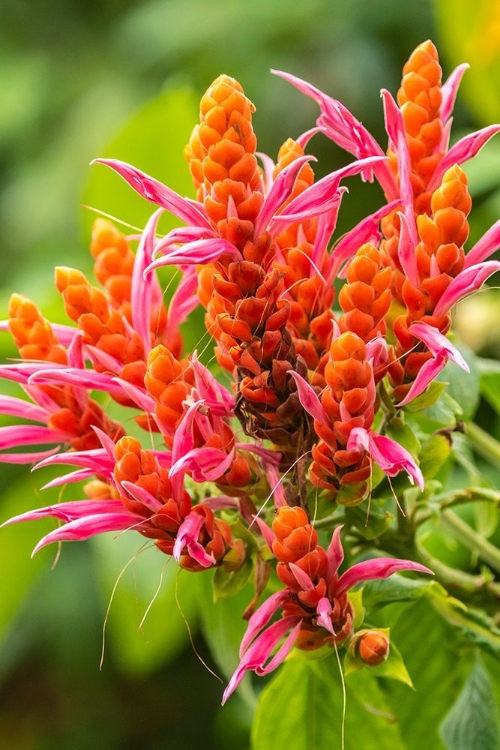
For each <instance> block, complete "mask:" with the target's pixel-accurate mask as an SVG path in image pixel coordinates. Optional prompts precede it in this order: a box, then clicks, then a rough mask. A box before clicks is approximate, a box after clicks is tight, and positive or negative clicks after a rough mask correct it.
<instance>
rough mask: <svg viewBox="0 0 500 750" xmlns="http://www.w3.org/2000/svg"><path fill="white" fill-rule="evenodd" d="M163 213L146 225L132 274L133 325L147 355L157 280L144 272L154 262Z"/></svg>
mask: <svg viewBox="0 0 500 750" xmlns="http://www.w3.org/2000/svg"><path fill="white" fill-rule="evenodd" d="M162 213H163V209H162V208H160V209H158V211H155V213H154V214H153V215H152V216H151V218H150V219H149V221H148V223H147V224H146V226H145V228H144V232H143V233H142V237H141V241H140V242H139V247H138V248H137V253H136V256H135V261H134V269H133V272H132V290H131V305H132V324H133V327H134V328H135V330H136V331H137V333H138V334H139V336H140V337H141V339H142V341H143V342H144V347H145V350H146V353H148V352H149V350H150V349H151V333H150V324H151V307H152V302H153V299H152V297H153V294H152V292H153V287H154V285H155V282H156V279H155V277H154V276H153V275H148V276H146V278H145V276H144V272H145V270H146V268H147V267H148V266H149V264H150V263H151V261H152V260H153V251H154V247H155V240H156V229H157V227H158V222H159V220H160V217H161V215H162Z"/></svg>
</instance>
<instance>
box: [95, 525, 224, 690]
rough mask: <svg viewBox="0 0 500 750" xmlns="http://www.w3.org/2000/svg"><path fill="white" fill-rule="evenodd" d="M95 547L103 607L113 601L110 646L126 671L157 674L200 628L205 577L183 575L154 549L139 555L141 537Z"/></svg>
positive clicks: (131, 536)
mask: <svg viewBox="0 0 500 750" xmlns="http://www.w3.org/2000/svg"><path fill="white" fill-rule="evenodd" d="M92 546H93V549H94V551H95V555H96V569H97V574H98V580H99V584H100V590H101V596H102V600H103V605H104V606H105V607H106V606H107V605H108V604H109V602H111V605H110V611H109V618H108V622H107V625H106V633H107V638H106V642H107V647H109V648H110V649H111V650H112V651H113V655H114V657H115V659H116V661H117V662H118V664H119V666H120V667H121V669H122V670H123V671H124V672H126V673H129V674H131V675H141V676H142V675H146V674H149V673H151V672H154V671H155V670H157V669H159V668H160V667H161V666H163V665H165V664H166V663H168V662H169V661H170V660H172V659H174V658H175V657H176V656H177V655H178V654H179V653H180V652H181V651H182V649H183V648H184V647H185V646H186V644H187V643H188V642H189V638H190V631H191V632H195V631H196V629H197V619H198V618H197V614H198V612H197V610H198V607H197V599H198V598H199V591H200V588H202V587H203V584H204V581H203V580H202V579H203V577H204V576H203V573H189V572H188V571H181V570H180V569H179V567H178V566H177V564H176V563H175V561H174V559H173V558H170V557H167V556H166V555H162V554H161V553H159V552H158V549H157V548H156V547H154V546H150V547H149V548H147V549H144V551H142V552H140V551H139V550H140V548H141V537H139V535H135V534H122V535H120V537H119V538H117V539H115V540H114V541H113V540H111V539H109V538H103V537H95V538H94V539H92ZM129 562H130V565H128V567H127V568H126V569H125V570H124V567H125V566H127V564H128V563H129ZM123 570H124V572H123V575H122V576H121V578H120V580H119V581H118V577H119V576H120V573H121V572H122V571H123ZM206 583H209V582H206ZM115 584H117V585H116V590H115V591H114V594H113V587H114V586H115ZM150 605H151V606H150ZM148 608H149V610H148ZM146 612H147V614H146ZM144 618H145V619H144ZM143 620H144V623H143V624H142V625H141V622H142V621H143ZM139 628H140V629H139Z"/></svg>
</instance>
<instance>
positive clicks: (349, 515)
mask: <svg viewBox="0 0 500 750" xmlns="http://www.w3.org/2000/svg"><path fill="white" fill-rule="evenodd" d="M345 518H346V523H348V524H349V525H350V526H354V527H355V528H356V529H358V531H359V532H360V534H362V536H364V538H365V539H377V537H379V536H381V535H382V534H383V533H384V532H386V531H387V529H388V528H389V526H390V525H391V523H392V521H393V520H394V515H393V514H392V513H389V511H386V512H385V513H382V512H377V511H375V510H373V509H372V508H370V513H369V514H368V513H367V510H366V507H365V506H364V504H363V505H355V506H352V507H349V506H348V507H346V509H345Z"/></svg>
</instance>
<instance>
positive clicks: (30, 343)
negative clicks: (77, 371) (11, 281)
mask: <svg viewBox="0 0 500 750" xmlns="http://www.w3.org/2000/svg"><path fill="white" fill-rule="evenodd" d="M8 314H9V331H10V333H11V335H12V338H13V339H14V343H15V345H16V346H17V348H18V349H19V354H20V355H21V357H22V358H23V359H35V360H43V361H47V362H56V363H57V364H61V365H65V364H66V363H67V360H68V358H67V354H66V348H65V347H64V346H62V345H61V344H60V343H59V339H58V338H57V336H56V335H55V333H54V331H53V329H52V326H51V324H50V323H49V321H48V320H46V318H44V316H43V315H42V313H41V312H40V310H39V309H38V307H37V306H36V304H35V303H34V302H32V301H31V300H30V299H28V298H27V297H24V296H23V295H22V294H13V295H12V296H11V298H10V300H9V311H8Z"/></svg>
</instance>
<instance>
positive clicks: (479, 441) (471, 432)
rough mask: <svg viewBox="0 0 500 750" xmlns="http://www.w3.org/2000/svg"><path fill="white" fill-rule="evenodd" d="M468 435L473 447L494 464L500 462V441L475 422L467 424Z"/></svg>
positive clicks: (496, 464)
mask: <svg viewBox="0 0 500 750" xmlns="http://www.w3.org/2000/svg"><path fill="white" fill-rule="evenodd" d="M466 435H467V436H468V438H469V440H470V442H471V443H472V447H473V448H474V449H475V450H476V451H477V452H478V453H479V454H480V455H481V456H482V457H483V458H485V459H486V460H487V461H489V462H490V463H492V464H493V465H494V466H498V463H499V462H500V443H499V442H498V440H495V438H494V437H491V435H489V434H488V433H487V432H486V431H485V430H483V429H482V428H481V427H478V425H477V424H474V422H469V423H468V424H467V429H466Z"/></svg>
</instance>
